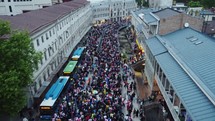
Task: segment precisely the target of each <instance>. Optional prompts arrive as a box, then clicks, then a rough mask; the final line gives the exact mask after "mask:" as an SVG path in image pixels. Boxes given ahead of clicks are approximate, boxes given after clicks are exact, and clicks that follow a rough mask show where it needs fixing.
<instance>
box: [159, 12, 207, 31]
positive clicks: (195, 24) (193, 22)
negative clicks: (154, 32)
mask: <svg viewBox="0 0 215 121" xmlns="http://www.w3.org/2000/svg"><path fill="white" fill-rule="evenodd" d="M185 23H189V27H191V28H193V29H195V30H197V31H201V30H202V26H203V19H201V18H197V17H192V16H189V15H187V14H184V13H181V14H179V15H176V16H172V17H169V18H166V19H161V20H160V27H159V34H160V35H164V34H168V33H171V32H173V31H176V30H178V29H181V28H183V27H184V24H185Z"/></svg>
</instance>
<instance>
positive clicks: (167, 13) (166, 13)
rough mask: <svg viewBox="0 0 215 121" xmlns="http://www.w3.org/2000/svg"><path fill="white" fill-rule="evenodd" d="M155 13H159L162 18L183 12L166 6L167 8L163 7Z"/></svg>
mask: <svg viewBox="0 0 215 121" xmlns="http://www.w3.org/2000/svg"><path fill="white" fill-rule="evenodd" d="M153 13H154V14H155V15H157V16H158V17H159V18H160V19H163V18H168V17H172V16H176V15H179V14H180V13H181V12H179V11H177V10H173V9H171V8H165V9H161V10H159V11H155V12H153Z"/></svg>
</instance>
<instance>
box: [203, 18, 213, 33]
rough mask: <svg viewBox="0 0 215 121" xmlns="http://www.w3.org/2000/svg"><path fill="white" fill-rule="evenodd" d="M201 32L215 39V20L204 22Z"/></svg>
mask: <svg viewBox="0 0 215 121" xmlns="http://www.w3.org/2000/svg"><path fill="white" fill-rule="evenodd" d="M202 32H203V33H205V34H207V35H210V36H212V37H215V20H213V21H206V22H204V25H203V27H202Z"/></svg>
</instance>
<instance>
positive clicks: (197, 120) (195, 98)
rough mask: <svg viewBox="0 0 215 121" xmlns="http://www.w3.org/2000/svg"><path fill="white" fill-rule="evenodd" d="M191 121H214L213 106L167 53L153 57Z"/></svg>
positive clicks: (214, 111) (214, 107)
mask: <svg viewBox="0 0 215 121" xmlns="http://www.w3.org/2000/svg"><path fill="white" fill-rule="evenodd" d="M155 58H156V60H157V62H158V63H159V65H160V67H161V68H162V70H163V72H164V73H165V75H166V77H167V79H168V80H169V81H170V83H171V85H172V87H173V89H174V90H175V92H176V94H177V95H178V96H179V97H180V99H181V101H182V103H183V105H184V107H185V108H186V110H187V111H188V113H189V115H190V116H191V117H192V120H193V121H214V119H215V106H214V105H213V104H212V103H211V102H210V100H209V99H208V98H207V97H206V96H205V95H204V93H203V92H202V91H201V90H200V89H199V88H198V86H197V85H196V84H195V83H194V82H193V80H192V79H191V78H190V77H189V76H188V75H187V73H186V72H185V71H184V70H183V69H182V68H181V67H180V66H179V64H178V63H177V62H176V61H175V60H174V58H173V57H172V56H171V55H170V54H169V53H164V54H160V55H158V56H155Z"/></svg>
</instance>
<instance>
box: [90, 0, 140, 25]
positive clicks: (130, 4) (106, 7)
mask: <svg viewBox="0 0 215 121" xmlns="http://www.w3.org/2000/svg"><path fill="white" fill-rule="evenodd" d="M91 6H92V9H93V14H94V17H93V18H94V19H93V23H98V22H99V21H101V20H105V19H106V20H109V19H110V20H112V21H119V20H121V19H123V18H125V17H127V16H129V15H130V12H131V11H133V10H136V8H137V3H136V2H135V0H108V1H100V2H95V3H92V5H91Z"/></svg>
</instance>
